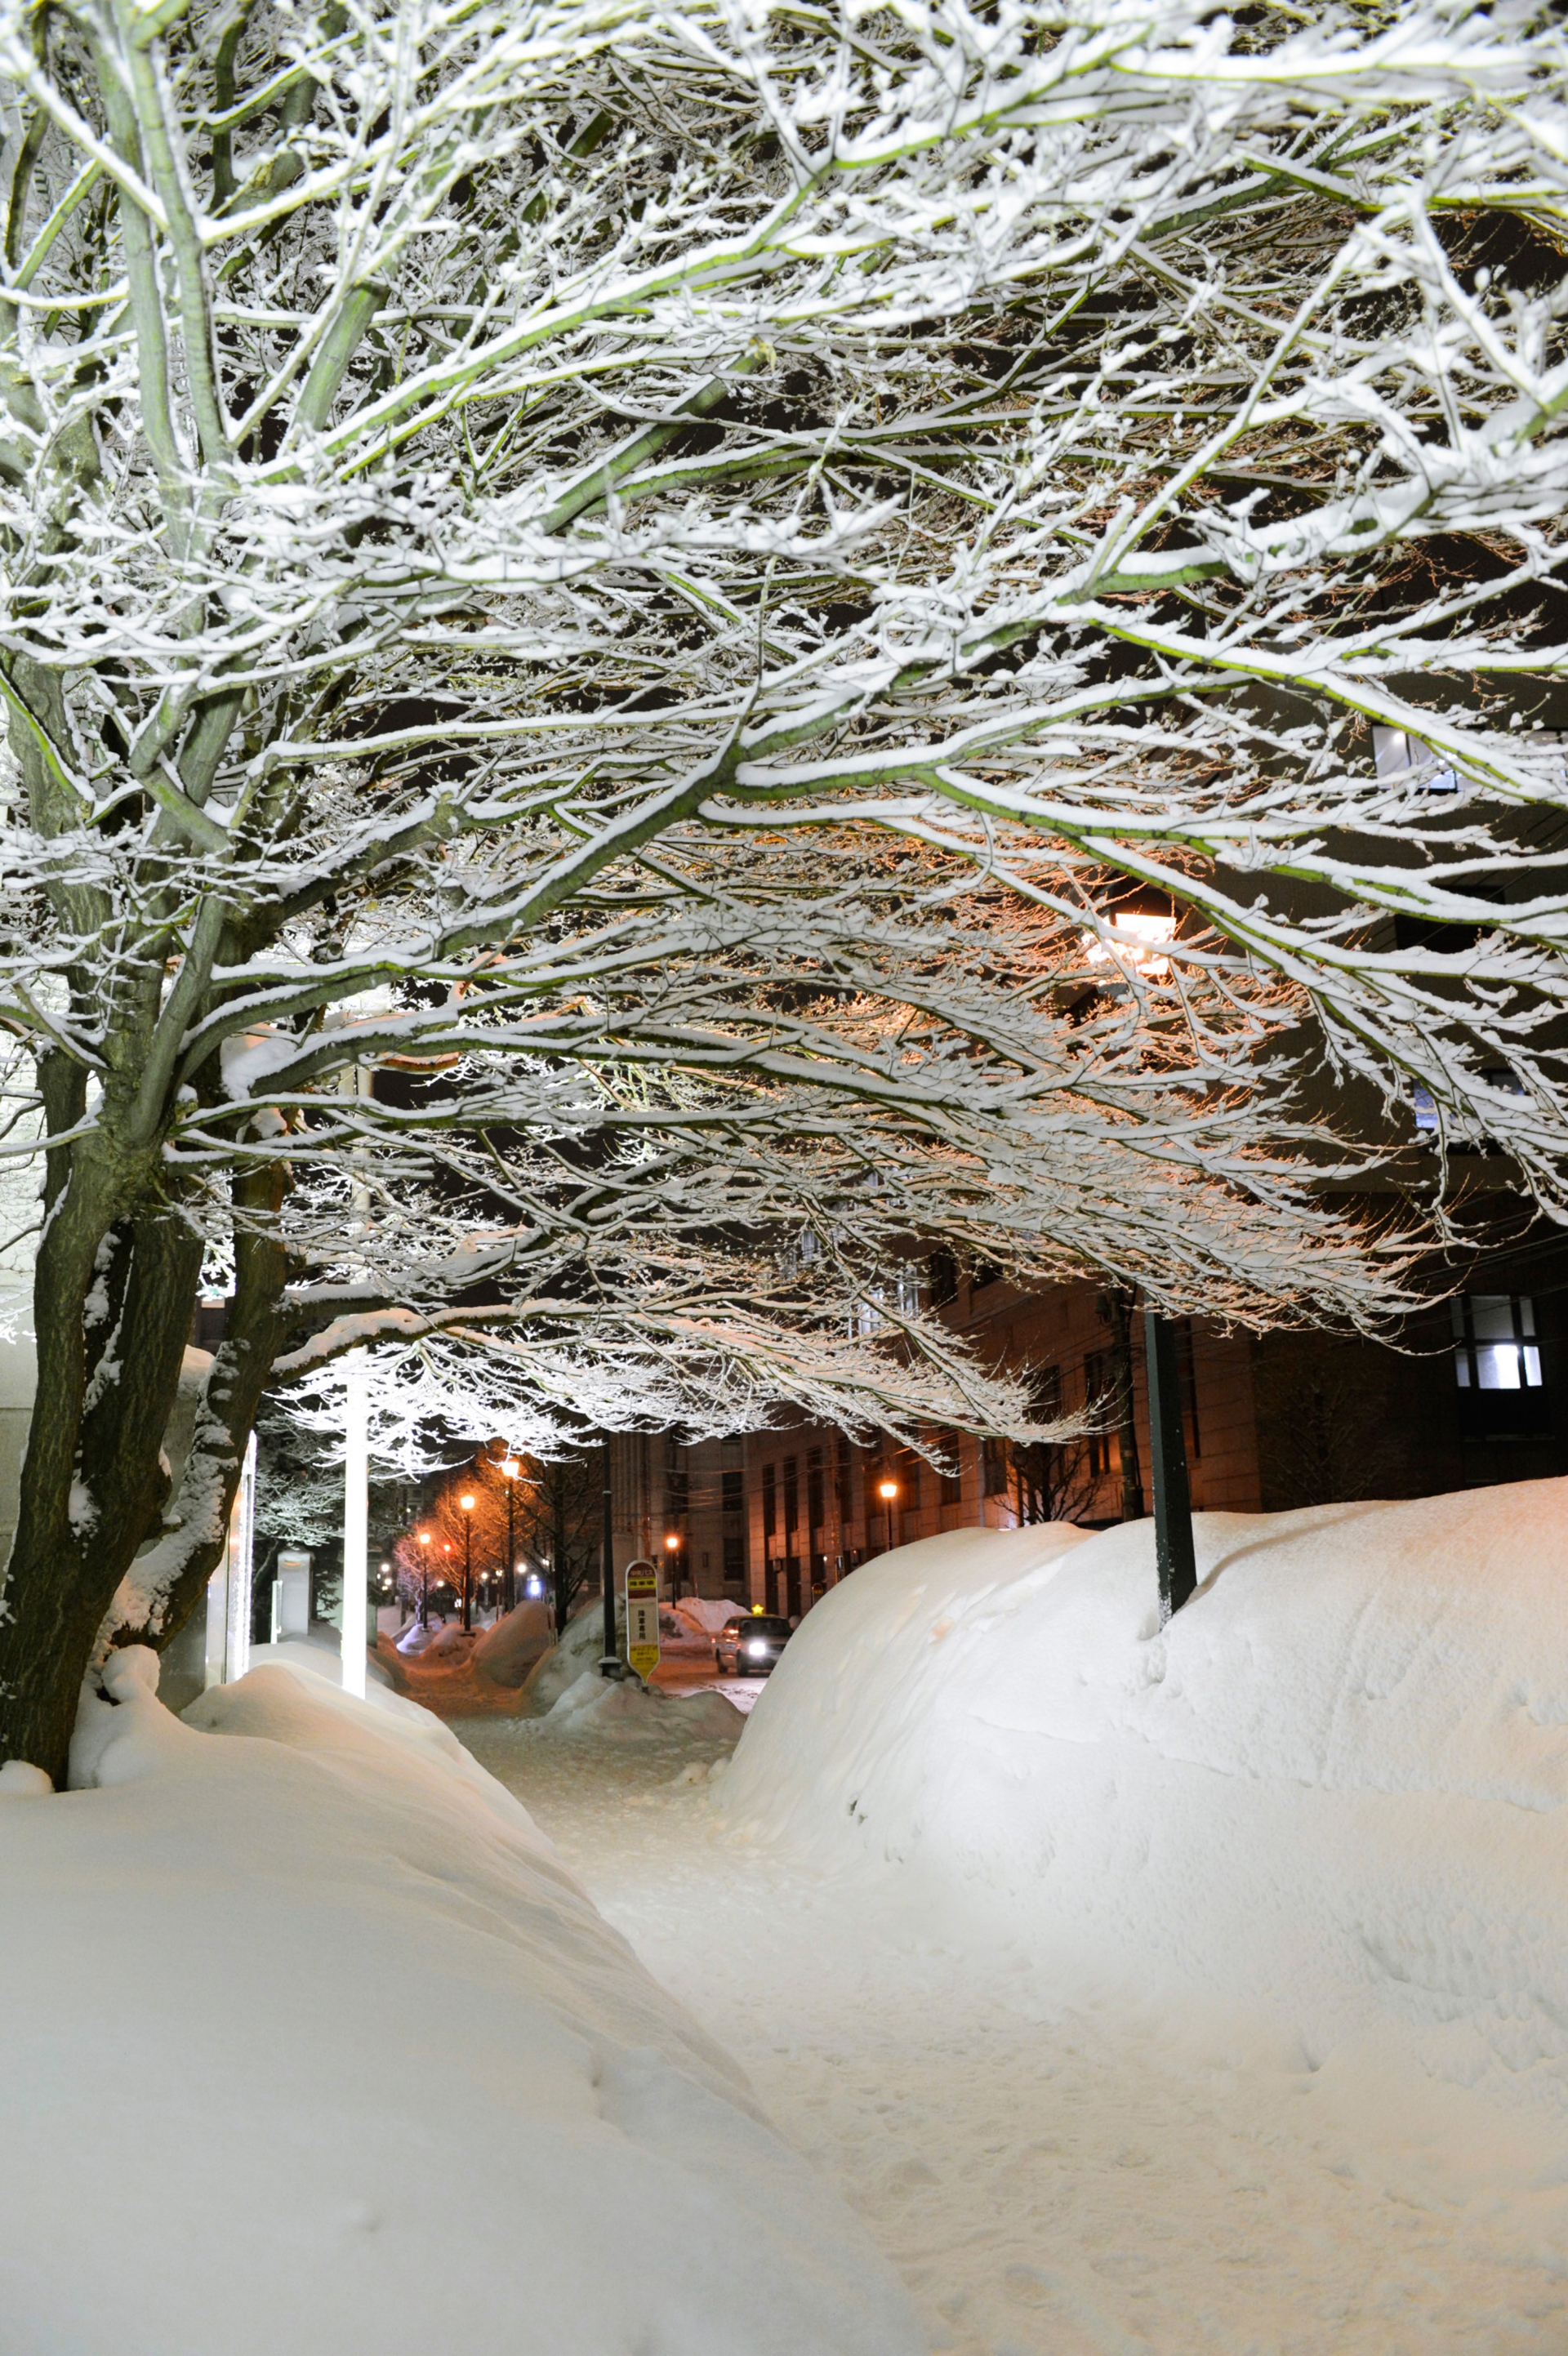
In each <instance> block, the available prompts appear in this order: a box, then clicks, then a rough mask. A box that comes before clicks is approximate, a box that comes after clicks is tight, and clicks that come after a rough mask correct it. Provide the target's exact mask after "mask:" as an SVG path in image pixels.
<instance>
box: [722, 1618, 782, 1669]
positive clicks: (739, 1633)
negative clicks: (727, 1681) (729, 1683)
mask: <svg viewBox="0 0 1568 2356" xmlns="http://www.w3.org/2000/svg"><path fill="white" fill-rule="evenodd" d="M788 1643H789V1622H788V1620H774V1619H769V1618H768V1617H767V1616H766V1615H765V1614H764V1613H762V1612H736V1616H735V1618H734V1619H733V1620H726V1621H725V1624H724V1626H723V1627H722V1628H721V1629H720V1630H719V1633H718V1634H717V1635H716V1636H715V1637H714V1668H716V1669H717V1671H718V1673H719V1675H720V1676H731V1677H765V1676H767V1675H768V1671H769V1670H770V1669H771V1668H772V1666H773V1665H774V1663H775V1662H776V1661H777V1660H778V1658H779V1654H780V1653H781V1652H782V1651H783V1650H784V1647H785V1645H786V1644H788Z"/></svg>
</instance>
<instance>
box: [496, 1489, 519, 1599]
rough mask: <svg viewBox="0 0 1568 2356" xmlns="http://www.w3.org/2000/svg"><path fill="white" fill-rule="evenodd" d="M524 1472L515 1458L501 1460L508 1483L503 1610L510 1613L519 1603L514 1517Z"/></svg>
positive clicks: (502, 1590)
mask: <svg viewBox="0 0 1568 2356" xmlns="http://www.w3.org/2000/svg"><path fill="white" fill-rule="evenodd" d="M521 1471H522V1467H521V1464H520V1463H519V1462H518V1461H517V1458H516V1457H515V1456H506V1457H503V1458H502V1460H501V1478H502V1480H503V1481H504V1482H505V1483H506V1576H505V1578H504V1579H503V1580H502V1581H501V1610H502V1611H503V1612H510V1610H511V1608H512V1605H513V1604H514V1603H515V1602H516V1601H517V1536H516V1531H515V1527H514V1521H513V1517H514V1515H515V1512H516V1507H517V1476H518V1474H519V1473H520V1472H521Z"/></svg>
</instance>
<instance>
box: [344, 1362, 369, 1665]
mask: <svg viewBox="0 0 1568 2356" xmlns="http://www.w3.org/2000/svg"><path fill="white" fill-rule="evenodd" d="M343 1376H344V1387H345V1399H344V1410H343V1615H342V1624H343V1690H344V1692H345V1693H351V1694H359V1695H360V1696H363V1694H364V1690H365V1637H366V1633H367V1620H366V1612H365V1558H366V1557H367V1555H368V1554H369V1552H370V1546H371V1496H370V1480H371V1435H370V1392H369V1387H368V1385H367V1381H366V1371H365V1354H364V1352H363V1350H350V1351H349V1355H348V1356H347V1357H346V1358H345V1359H344V1361H343Z"/></svg>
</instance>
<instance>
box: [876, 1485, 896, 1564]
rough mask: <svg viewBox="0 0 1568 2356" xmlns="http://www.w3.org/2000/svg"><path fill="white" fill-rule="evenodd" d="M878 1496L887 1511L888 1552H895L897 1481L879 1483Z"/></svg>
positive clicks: (877, 1487)
mask: <svg viewBox="0 0 1568 2356" xmlns="http://www.w3.org/2000/svg"><path fill="white" fill-rule="evenodd" d="M876 1494H877V1495H878V1496H879V1497H880V1498H881V1500H882V1502H883V1504H884V1505H885V1506H886V1509H887V1551H888V1553H889V1554H891V1553H892V1551H893V1500H894V1498H895V1497H896V1496H897V1494H898V1483H897V1481H878V1483H877V1484H876Z"/></svg>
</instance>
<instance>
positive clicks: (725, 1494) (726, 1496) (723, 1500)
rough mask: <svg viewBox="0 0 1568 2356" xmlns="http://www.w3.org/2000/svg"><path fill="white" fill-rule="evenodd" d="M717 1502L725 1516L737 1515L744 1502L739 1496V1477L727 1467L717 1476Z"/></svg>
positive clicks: (737, 1473) (736, 1472) (738, 1474)
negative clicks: (718, 1501)
mask: <svg viewBox="0 0 1568 2356" xmlns="http://www.w3.org/2000/svg"><path fill="white" fill-rule="evenodd" d="M719 1500H720V1504H721V1505H722V1506H723V1508H724V1511H725V1513H726V1514H738V1513H739V1511H740V1509H741V1505H742V1504H743V1502H744V1500H743V1498H742V1495H741V1475H740V1473H739V1472H738V1471H733V1472H732V1471H731V1470H729V1469H728V1468H727V1467H726V1469H725V1471H724V1472H721V1473H720V1474H719Z"/></svg>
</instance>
